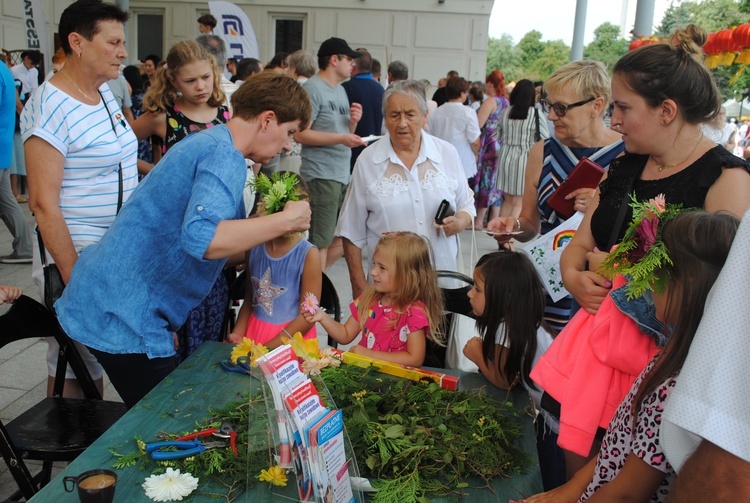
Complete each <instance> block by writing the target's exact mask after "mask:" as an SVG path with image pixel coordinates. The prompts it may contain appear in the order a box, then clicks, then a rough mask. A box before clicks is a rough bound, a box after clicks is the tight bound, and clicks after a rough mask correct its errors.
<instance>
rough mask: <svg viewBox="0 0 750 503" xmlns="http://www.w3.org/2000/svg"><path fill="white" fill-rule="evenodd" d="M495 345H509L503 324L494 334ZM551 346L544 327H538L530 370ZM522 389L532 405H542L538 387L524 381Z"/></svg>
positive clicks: (507, 346) (550, 340)
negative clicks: (529, 396) (525, 390)
mask: <svg viewBox="0 0 750 503" xmlns="http://www.w3.org/2000/svg"><path fill="white" fill-rule="evenodd" d="M495 344H498V345H500V346H505V347H506V348H509V347H510V344H509V343H508V337H507V335H506V334H505V323H502V324H500V328H498V330H497V334H495ZM551 344H552V335H551V334H550V333H549V332H547V331H546V330H545V329H544V327H539V328H538V329H537V331H536V353H535V354H534V361H532V362H531V368H534V367H535V366H536V364H537V362H538V361H539V358H541V356H542V355H543V354H544V353H546V352H547V349H549V347H550V345H551ZM522 383H523V386H524V388H526V389H527V390H528V392H529V394H530V395H531V398H533V399H534V403H535V404H536V405H537V407H538V406H539V404H540V403H542V389H541V388H539V385H538V384H537V385H536V389H534V388H533V387H531V386H529V383H527V382H526V381H525V380H524V381H522Z"/></svg>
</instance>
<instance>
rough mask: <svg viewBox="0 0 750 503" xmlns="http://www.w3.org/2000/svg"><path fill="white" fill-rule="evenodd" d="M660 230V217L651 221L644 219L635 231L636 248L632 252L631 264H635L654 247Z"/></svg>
mask: <svg viewBox="0 0 750 503" xmlns="http://www.w3.org/2000/svg"><path fill="white" fill-rule="evenodd" d="M658 229H659V217H656V216H655V217H654V218H651V219H648V218H644V219H643V220H641V223H640V224H638V227H636V229H635V233H636V236H635V244H636V247H635V248H634V249H633V250H632V251H631V252H630V257H629V258H630V262H631V263H633V264H635V263H636V262H638V261H639V260H640V259H642V258H643V256H644V255H646V253H648V251H649V250H650V249H651V247H652V246H654V243H655V242H656V234H657V231H658Z"/></svg>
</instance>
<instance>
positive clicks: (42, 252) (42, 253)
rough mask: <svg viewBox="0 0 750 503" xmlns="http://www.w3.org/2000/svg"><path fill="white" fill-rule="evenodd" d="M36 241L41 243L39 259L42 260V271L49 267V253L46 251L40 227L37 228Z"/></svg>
mask: <svg viewBox="0 0 750 503" xmlns="http://www.w3.org/2000/svg"><path fill="white" fill-rule="evenodd" d="M36 239H37V241H39V258H41V259H42V269H44V268H45V267H47V251H46V250H45V249H44V241H43V240H42V233H41V232H39V226H38V225H37V226H36Z"/></svg>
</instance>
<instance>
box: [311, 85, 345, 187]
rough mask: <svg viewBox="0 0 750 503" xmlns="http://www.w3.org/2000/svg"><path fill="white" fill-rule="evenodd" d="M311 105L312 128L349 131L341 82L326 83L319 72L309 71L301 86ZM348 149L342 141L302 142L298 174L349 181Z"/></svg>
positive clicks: (340, 131)
mask: <svg viewBox="0 0 750 503" xmlns="http://www.w3.org/2000/svg"><path fill="white" fill-rule="evenodd" d="M303 87H304V88H305V90H306V91H307V94H308V95H309V96H310V104H311V105H312V117H311V121H312V125H311V126H310V129H312V130H313V131H323V132H326V133H339V134H349V118H350V117H349V98H347V96H346V91H345V90H344V88H343V87H342V86H341V85H337V86H335V87H333V86H331V85H329V84H328V83H327V82H326V81H325V80H323V79H322V78H320V76H319V75H313V76H312V77H311V78H310V79H309V80H308V81H307V82H305V84H304V86H303ZM351 155H352V151H351V149H350V148H349V147H347V146H346V145H328V146H323V147H311V146H308V145H302V165H301V166H300V174H301V175H302V177H303V178H304V179H305V180H307V181H310V180H316V179H319V180H333V181H336V182H340V183H343V184H344V185H346V184H348V183H349V158H350V157H351Z"/></svg>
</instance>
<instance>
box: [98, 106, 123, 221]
mask: <svg viewBox="0 0 750 503" xmlns="http://www.w3.org/2000/svg"><path fill="white" fill-rule="evenodd" d="M99 96H100V97H101V98H102V103H103V104H104V108H105V109H106V110H107V116H108V117H109V123H110V124H112V131H113V132H114V133H115V138H117V139H118V140H119V136H117V130H116V129H115V121H114V119H112V114H111V113H110V111H109V107H108V106H107V101H106V100H105V99H104V96H103V95H102V92H101V91H99ZM117 182H118V183H117V211H116V212H115V215H119V214H120V208H122V162H120V163H118V165H117Z"/></svg>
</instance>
